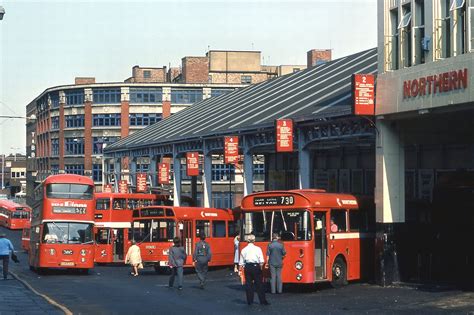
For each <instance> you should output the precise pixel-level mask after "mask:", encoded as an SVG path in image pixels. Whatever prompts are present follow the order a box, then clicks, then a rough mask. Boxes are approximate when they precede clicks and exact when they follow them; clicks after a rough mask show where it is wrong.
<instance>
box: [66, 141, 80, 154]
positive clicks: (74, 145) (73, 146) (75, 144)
mask: <svg viewBox="0 0 474 315" xmlns="http://www.w3.org/2000/svg"><path fill="white" fill-rule="evenodd" d="M64 145H65V152H64V154H65V155H83V154H84V138H64Z"/></svg>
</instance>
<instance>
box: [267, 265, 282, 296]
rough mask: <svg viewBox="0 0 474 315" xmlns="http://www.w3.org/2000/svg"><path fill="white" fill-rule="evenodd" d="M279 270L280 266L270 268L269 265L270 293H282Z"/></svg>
mask: <svg viewBox="0 0 474 315" xmlns="http://www.w3.org/2000/svg"><path fill="white" fill-rule="evenodd" d="M281 268H282V266H272V265H270V275H271V278H270V287H271V291H272V293H276V292H278V293H282V292H283V283H282V281H281Z"/></svg>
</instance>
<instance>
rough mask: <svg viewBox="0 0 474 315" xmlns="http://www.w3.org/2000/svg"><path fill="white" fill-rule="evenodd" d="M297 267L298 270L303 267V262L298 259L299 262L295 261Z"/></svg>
mask: <svg viewBox="0 0 474 315" xmlns="http://www.w3.org/2000/svg"><path fill="white" fill-rule="evenodd" d="M295 268H296V270H301V269H303V263H302V262H301V261H299V260H298V261H297V262H295Z"/></svg>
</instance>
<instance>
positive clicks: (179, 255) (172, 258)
mask: <svg viewBox="0 0 474 315" xmlns="http://www.w3.org/2000/svg"><path fill="white" fill-rule="evenodd" d="M185 262H186V251H185V250H184V247H183V246H181V239H180V238H179V237H175V238H174V239H173V246H171V247H170V249H169V254H168V266H169V267H170V268H171V275H170V279H169V282H168V286H169V287H170V288H172V287H173V285H174V278H175V277H178V290H182V289H183V266H184V264H185Z"/></svg>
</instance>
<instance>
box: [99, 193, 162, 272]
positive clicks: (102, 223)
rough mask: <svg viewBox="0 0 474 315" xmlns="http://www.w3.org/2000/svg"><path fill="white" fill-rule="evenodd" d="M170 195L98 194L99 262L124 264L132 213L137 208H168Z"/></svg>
mask: <svg viewBox="0 0 474 315" xmlns="http://www.w3.org/2000/svg"><path fill="white" fill-rule="evenodd" d="M168 199H169V196H168V195H155V194H139V193H134V194H129V193H124V194H122V193H96V194H95V228H94V229H95V237H96V239H95V240H96V244H95V261H96V262H97V263H115V262H123V261H124V253H126V251H127V250H128V247H129V244H128V242H127V241H126V240H128V239H129V237H128V231H129V229H130V228H131V222H132V211H133V210H134V209H137V208H141V207H146V206H153V205H164V204H165V203H166V202H167V201H168Z"/></svg>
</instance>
